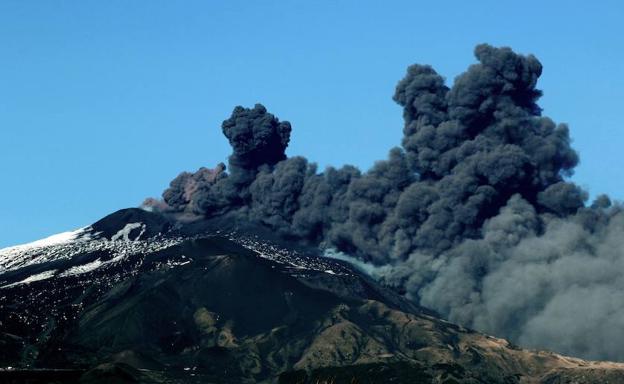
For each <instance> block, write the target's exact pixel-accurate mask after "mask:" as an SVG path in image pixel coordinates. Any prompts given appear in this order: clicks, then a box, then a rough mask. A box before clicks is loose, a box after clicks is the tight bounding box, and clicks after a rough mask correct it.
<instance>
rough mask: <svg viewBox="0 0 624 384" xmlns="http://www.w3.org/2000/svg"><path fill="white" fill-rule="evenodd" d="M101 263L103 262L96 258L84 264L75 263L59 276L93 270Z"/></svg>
mask: <svg viewBox="0 0 624 384" xmlns="http://www.w3.org/2000/svg"><path fill="white" fill-rule="evenodd" d="M102 264H104V263H102V260H100V259H97V260H95V261H92V262H90V263H87V264H84V265H76V266H75V267H71V268H69V269H68V270H66V271H65V272H63V273H61V274H60V275H59V276H60V277H66V276H73V275H80V274H82V273H87V272H91V271H93V270H96V269H97V268H99V267H100V266H102Z"/></svg>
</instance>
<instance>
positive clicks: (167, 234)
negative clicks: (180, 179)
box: [0, 209, 624, 384]
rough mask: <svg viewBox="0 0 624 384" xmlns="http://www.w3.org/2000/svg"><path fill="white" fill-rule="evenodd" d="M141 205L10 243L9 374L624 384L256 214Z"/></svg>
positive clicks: (613, 369)
mask: <svg viewBox="0 0 624 384" xmlns="http://www.w3.org/2000/svg"><path fill="white" fill-rule="evenodd" d="M243 224H244V223H239V224H237V225H234V224H232V223H229V225H228V224H227V223H223V225H221V224H219V225H216V224H214V223H212V224H210V225H208V224H206V223H201V222H195V223H189V224H179V223H172V222H170V221H169V220H168V219H167V218H165V217H164V216H162V215H160V214H157V213H152V212H148V211H144V210H140V209H126V210H121V211H118V212H115V213H113V214H111V215H109V216H107V217H105V218H103V219H102V220H100V221H98V222H96V223H94V224H93V225H91V226H89V227H85V228H82V229H79V230H77V231H74V232H67V233H64V234H60V235H56V236H53V237H50V238H48V239H44V240H41V241H38V242H34V243H31V244H26V245H21V246H16V247H11V248H6V249H3V250H0V367H4V369H2V370H1V371H0V382H12V383H13V382H30V383H50V382H59V383H61V382H62V383H66V382H67V383H73V382H75V383H78V382H80V383H127V382H128V383H129V382H141V383H255V382H266V383H284V384H285V383H301V384H304V383H387V382H388V383H390V382H391V383H509V384H511V383H549V384H555V383H606V382H610V383H616V382H624V364H619V363H608V362H589V361H583V360H580V359H575V358H569V357H564V356H560V355H557V354H554V353H550V352H537V351H527V350H523V349H520V348H518V347H516V346H514V345H511V344H510V343H508V342H507V341H505V340H502V339H497V338H493V337H490V336H487V335H484V334H481V333H478V332H474V331H471V330H468V329H465V328H462V327H459V326H457V325H454V324H451V323H449V322H446V321H444V320H442V319H440V318H438V317H437V316H436V315H435V313H433V312H431V311H429V310H426V309H424V308H420V307H418V306H416V305H415V304H414V303H412V302H410V301H408V300H407V299H405V298H403V297H402V296H400V295H399V294H397V293H395V292H394V291H392V290H390V289H387V288H384V287H382V286H380V285H379V284H377V283H376V282H375V281H373V280H372V279H370V278H369V277H368V276H366V275H365V274H363V273H361V272H360V271H358V270H357V269H355V268H353V267H352V266H350V265H349V264H347V263H345V262H342V261H338V260H334V259H329V258H326V257H322V256H320V255H318V254H317V251H316V250H315V249H309V248H306V247H305V246H302V245H300V244H289V243H288V242H287V241H284V240H280V239H278V238H276V237H275V236H273V235H272V234H271V233H270V232H266V231H262V230H261V229H259V228H254V227H253V226H251V225H248V224H244V225H243Z"/></svg>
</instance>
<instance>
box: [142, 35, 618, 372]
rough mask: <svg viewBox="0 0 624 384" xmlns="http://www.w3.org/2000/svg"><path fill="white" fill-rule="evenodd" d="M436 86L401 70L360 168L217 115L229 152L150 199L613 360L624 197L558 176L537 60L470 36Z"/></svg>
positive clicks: (448, 313) (458, 317)
mask: <svg viewBox="0 0 624 384" xmlns="http://www.w3.org/2000/svg"><path fill="white" fill-rule="evenodd" d="M475 56H476V58H477V61H478V62H477V63H476V64H474V65H471V66H470V67H469V68H468V69H467V70H466V72H464V73H463V74H461V75H460V76H458V77H457V78H456V79H455V81H454V83H453V85H452V87H450V88H449V87H448V86H447V85H445V81H444V78H443V77H441V76H440V75H439V74H438V73H436V71H435V70H434V69H433V68H431V67H430V66H425V65H413V66H410V67H409V68H408V70H407V74H406V75H405V77H404V78H403V79H402V80H401V81H400V82H399V83H398V85H397V87H396V92H395V94H394V100H395V101H396V102H397V103H398V104H399V105H401V106H402V107H403V118H404V122H405V124H404V127H403V134H404V135H403V139H402V142H401V147H396V148H392V149H391V150H390V152H389V154H388V157H387V159H384V160H380V161H378V162H376V163H375V164H374V166H373V167H372V168H371V169H370V170H368V171H367V172H361V171H359V170H358V169H357V168H355V167H352V166H345V167H342V168H339V169H336V168H332V167H329V168H327V169H325V170H324V171H322V172H319V170H318V169H317V166H316V165H315V164H314V163H310V162H309V161H308V160H306V159H305V158H303V157H291V158H287V157H286V155H285V149H286V147H287V145H288V142H289V139H290V132H291V126H290V123H288V122H280V121H279V120H278V119H277V118H276V117H275V116H273V115H272V114H270V113H268V112H267V110H266V109H265V108H264V107H263V106H262V105H259V104H257V105H256V106H255V107H254V108H251V109H247V108H243V107H236V108H235V109H234V111H233V113H232V116H231V117H230V118H229V119H227V120H225V121H224V122H223V125H222V128H223V133H224V134H225V136H226V137H227V138H228V140H229V141H230V144H231V145H232V147H233V150H234V151H233V154H232V155H231V156H230V158H229V160H228V171H227V172H226V169H225V165H224V164H219V165H218V166H217V167H216V168H215V169H212V170H209V169H206V168H202V169H200V170H199V171H197V172H196V173H187V172H184V173H182V174H180V175H179V176H178V177H176V178H175V179H174V180H173V181H172V182H171V185H170V187H169V188H168V189H167V190H166V191H165V192H164V193H163V200H162V201H155V200H150V202H149V204H150V205H151V206H152V207H154V209H158V210H161V211H163V212H166V213H170V214H173V215H178V216H184V215H187V217H188V215H192V216H193V217H201V218H202V219H203V220H212V219H217V218H219V219H223V218H231V219H232V220H244V221H246V222H253V223H257V224H260V225H263V226H265V227H267V228H269V229H270V230H272V231H274V232H275V233H277V234H279V235H281V236H283V237H284V238H286V239H292V240H296V241H304V242H307V243H309V244H313V245H318V246H320V247H321V248H323V249H326V250H329V252H333V254H334V255H335V254H339V255H342V256H340V257H342V258H343V259H349V258H355V259H357V260H358V265H359V266H360V268H363V269H365V270H368V271H374V272H375V273H374V274H375V275H376V276H377V277H379V278H381V279H382V280H384V281H385V282H386V283H388V284H391V285H394V286H396V287H399V288H401V289H403V290H404V291H405V292H406V294H407V296H408V297H410V298H412V299H413V300H415V301H417V302H419V303H420V304H421V305H423V306H425V307H428V308H431V309H434V310H436V311H438V312H439V313H441V314H442V315H443V316H445V317H446V318H448V319H450V320H451V321H454V322H458V323H461V324H464V325H466V326H470V327H473V328H475V329H478V330H481V331H484V332H489V333H493V334H495V335H497V336H502V337H507V338H509V339H511V340H513V341H515V342H518V343H521V344H522V345H525V346H529V347H539V348H550V349H554V350H556V351H559V352H563V353H568V354H573V355H577V356H582V357H589V358H600V359H616V360H622V359H624V343H623V342H622V341H623V340H621V339H620V338H618V335H620V334H621V332H620V331H621V329H623V327H624V295H623V294H622V293H623V292H624V277H622V276H623V275H622V274H621V273H619V271H622V270H624V269H623V268H624V240H623V239H624V237H623V236H622V234H624V212H623V209H622V207H621V206H620V205H617V204H615V205H614V204H612V203H611V201H610V200H609V199H608V198H607V197H606V196H602V197H600V198H598V199H597V200H596V201H595V202H594V203H593V204H591V205H590V206H586V200H587V194H586V192H584V191H583V190H582V189H581V188H579V187H578V186H577V185H575V184H573V183H571V182H570V181H568V180H567V177H568V176H570V175H571V174H572V171H573V168H574V167H575V166H576V165H577V163H578V161H579V160H578V155H577V153H576V152H575V151H574V150H573V149H572V148H571V146H570V137H569V131H568V127H567V126H566V125H565V124H556V123H555V122H553V121H552V120H551V119H550V118H548V117H545V116H542V115H541V109H540V107H539V106H538V104H537V101H538V99H539V97H540V96H541V95H542V92H541V91H540V90H539V89H537V88H536V86H537V81H538V78H539V77H540V75H541V73H542V65H541V64H540V62H539V61H538V60H537V59H536V58H535V57H534V56H532V55H529V56H523V55H519V54H516V53H514V52H513V51H512V50H511V49H509V48H495V47H492V46H489V45H485V44H483V45H479V46H477V47H476V48H475Z"/></svg>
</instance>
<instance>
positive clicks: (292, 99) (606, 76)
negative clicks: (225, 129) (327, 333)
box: [0, 0, 624, 247]
mask: <svg viewBox="0 0 624 384" xmlns="http://www.w3.org/2000/svg"><path fill="white" fill-rule="evenodd" d="M623 4H624V3H622V2H620V1H601V2H600V4H591V3H590V2H586V1H583V2H581V1H549V2H545V1H522V2H506V1H505V2H503V1H478V2H467V1H435V2H434V1H426V2H425V1H385V2H380V1H363V0H359V1H337V0H333V1H306V2H304V1H257V2H256V1H234V0H230V1H184V2H174V1H88V0H81V1H58V0H57V1H22V0H15V1H13V0H4V1H2V2H0V175H1V177H2V182H1V184H0V186H1V188H0V247H1V246H8V245H12V244H17V243H21V242H25V241H30V240H34V239H37V238H41V237H44V236H46V235H50V234H53V233H57V232H61V231H64V230H70V229H73V228H77V227H81V226H84V225H87V224H90V223H91V222H93V221H95V220H97V219H98V218H100V217H102V216H104V215H106V214H108V213H110V212H112V211H114V210H116V209H119V208H123V207H128V206H137V205H138V204H140V203H141V201H142V200H143V199H144V198H145V197H148V196H158V195H159V194H160V192H161V191H162V190H163V189H164V188H165V187H166V186H167V184H168V182H169V181H170V180H171V179H172V178H173V177H174V176H176V175H177V174H178V173H179V172H180V171H182V170H195V169H197V168H199V167H200V166H209V167H211V166H214V165H215V164H216V163H218V162H220V161H225V160H226V157H227V155H228V154H229V151H230V150H229V146H228V144H227V141H226V140H225V138H224V137H223V136H222V134H221V130H220V124H221V121H222V120H223V119H225V118H227V117H228V116H229V114H230V112H231V110H232V108H233V107H234V106H235V105H239V104H240V105H244V106H252V105H253V104H254V103H256V102H262V103H263V104H265V105H266V106H267V108H268V109H269V110H270V111H271V112H273V113H274V114H276V115H277V116H279V117H280V118H281V119H284V120H289V121H291V123H292V124H293V135H292V139H291V145H290V146H289V149H288V153H289V154H290V155H297V154H301V155H305V156H307V157H308V158H310V159H312V160H314V161H317V162H318V163H319V165H320V166H321V167H323V166H325V165H328V164H332V165H341V164H345V163H351V164H355V165H358V166H360V167H362V168H368V167H369V166H370V165H371V164H372V163H373V161H374V160H376V159H380V158H383V157H384V156H385V155H386V154H387V151H388V150H389V149H390V148H391V147H392V146H394V145H397V144H399V142H400V137H401V128H402V121H401V111H400V109H399V107H398V106H397V105H396V104H394V102H393V101H392V100H391V96H392V93H393V90H394V87H395V85H396V82H397V81H398V80H399V79H400V78H401V77H402V76H403V74H404V72H405V68H406V67H407V66H408V65H409V64H412V63H416V62H418V63H423V64H431V65H433V66H434V68H436V70H437V71H438V72H440V73H441V74H442V75H444V76H445V77H446V78H447V82H449V84H450V83H451V82H452V80H453V78H454V77H455V76H456V75H458V74H459V73H460V72H462V71H463V70H464V69H465V68H466V67H467V66H468V65H469V64H471V63H473V62H474V58H473V55H472V50H473V48H474V46H475V45H476V44H478V43H481V42H487V43H490V44H493V45H505V46H511V47H512V48H513V49H515V50H516V51H518V52H521V53H533V54H535V55H536V56H537V57H538V58H539V59H540V60H541V62H542V63H543V65H544V73H543V75H542V78H541V81H540V84H539V85H540V88H541V89H543V90H544V97H543V98H542V101H541V105H542V107H543V108H544V114H545V115H548V116H550V117H552V118H553V119H554V120H555V121H557V122H567V123H569V124H570V127H571V132H572V137H573V139H574V143H573V145H574V147H575V148H576V149H577V150H578V151H579V152H580V154H581V165H580V166H579V167H578V168H577V172H576V174H575V176H574V177H573V180H575V181H576V182H577V183H579V184H580V185H582V186H584V187H585V188H587V189H588V190H589V191H590V192H591V193H592V195H596V194H598V193H608V194H610V195H611V196H613V197H615V198H616V199H620V200H622V199H624V188H623V187H624V167H622V166H621V164H622V159H623V157H624V154H623V153H622V150H621V148H624V130H622V127H623V126H624V117H623V115H622V111H623V110H624V106H623V105H622V104H623V100H624V65H622V62H623V60H624V37H623V36H624V23H622V20H623V19H624V5H623Z"/></svg>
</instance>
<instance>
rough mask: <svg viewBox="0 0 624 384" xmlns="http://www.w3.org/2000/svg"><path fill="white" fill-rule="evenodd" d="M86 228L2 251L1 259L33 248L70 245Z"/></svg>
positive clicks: (0, 253) (0, 250)
mask: <svg viewBox="0 0 624 384" xmlns="http://www.w3.org/2000/svg"><path fill="white" fill-rule="evenodd" d="M84 231H85V228H80V229H77V230H75V231H69V232H63V233H57V234H56V235H52V236H50V237H46V238H45V239H41V240H37V241H33V242H31V243H27V244H20V245H14V246H12V247H8V248H3V249H0V257H2V256H3V255H5V254H9V253H14V252H21V251H25V250H28V249H33V248H43V247H49V246H51V245H57V244H64V243H69V242H70V241H73V240H76V239H77V238H78V237H79V236H80V235H81V234H82V233H84Z"/></svg>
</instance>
